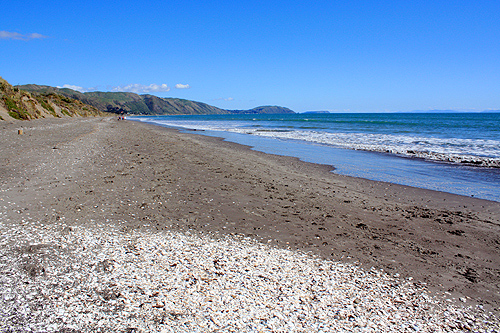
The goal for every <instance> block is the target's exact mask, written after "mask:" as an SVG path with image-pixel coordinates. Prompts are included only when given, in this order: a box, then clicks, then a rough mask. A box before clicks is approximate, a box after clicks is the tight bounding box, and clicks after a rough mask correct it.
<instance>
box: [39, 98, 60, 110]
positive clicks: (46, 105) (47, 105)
mask: <svg viewBox="0 0 500 333" xmlns="http://www.w3.org/2000/svg"><path fill="white" fill-rule="evenodd" d="M36 99H37V101H38V102H40V104H41V105H42V108H44V109H45V110H49V111H50V112H51V113H52V114H54V113H55V112H56V110H54V108H53V107H52V105H50V104H49V103H47V102H46V101H45V100H44V99H43V97H42V96H37V98H36Z"/></svg>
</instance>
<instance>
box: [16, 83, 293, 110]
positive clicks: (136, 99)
mask: <svg viewBox="0 0 500 333" xmlns="http://www.w3.org/2000/svg"><path fill="white" fill-rule="evenodd" d="M17 88H19V89H22V90H25V91H29V92H31V93H32V94H36V95H49V94H57V95H62V96H65V97H69V98H73V99H76V100H79V101H81V102H83V103H85V104H88V105H92V106H94V107H95V108H97V109H98V110H100V111H103V112H110V113H116V114H133V115H175V114H257V113H295V112H294V111H292V110H290V109H288V108H285V107H281V106H259V107H256V108H253V109H250V110H224V109H220V108H218V107H215V106H211V105H208V104H205V103H201V102H195V101H190V100H186V99H180V98H160V97H157V96H153V95H138V94H135V93H129V92H100V91H94V92H86V93H81V92H79V91H75V90H71V89H68V88H55V87H50V86H41V85H36V84H26V85H19V86H17Z"/></svg>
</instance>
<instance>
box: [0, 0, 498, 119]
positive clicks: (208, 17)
mask: <svg viewBox="0 0 500 333" xmlns="http://www.w3.org/2000/svg"><path fill="white" fill-rule="evenodd" d="M498 13H500V1H498V0H494V1H493V0H492V1H481V0H479V1H461V0H455V1H441V0H435V1H426V0H421V1H383V0H382V1H334V0H329V1H322V0H320V1H314V2H310V1H275V0H269V1H259V0H253V1H246V0H243V1H234V0H233V1H225V0H221V1H141V2H139V1H107V0H100V1H93V0H86V1H80V0H76V1H40V0H32V1H30V2H29V4H21V3H19V2H15V1H5V2H4V3H3V4H2V19H1V21H0V76H2V77H3V78H4V79H6V80H7V81H9V82H10V83H11V84H14V85H15V84H27V83H36V84H42V85H50V86H65V85H69V86H75V87H80V88H79V89H83V90H100V91H134V92H138V93H151V94H154V95H157V96H160V97H178V98H186V99H190V100H195V101H201V102H205V103H208V104H211V105H215V106H218V107H222V108H225V109H247V108H252V107H255V106H259V105H281V106H286V107H289V108H291V109H292V110H295V111H297V112H303V111H308V110H331V111H342V112H384V111H411V110H432V109H454V110H471V111H472V110H488V109H500V20H499V19H498Z"/></svg>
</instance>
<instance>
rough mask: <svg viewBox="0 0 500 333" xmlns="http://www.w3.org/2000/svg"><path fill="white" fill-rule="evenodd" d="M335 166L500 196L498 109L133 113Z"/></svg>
mask: <svg viewBox="0 0 500 333" xmlns="http://www.w3.org/2000/svg"><path fill="white" fill-rule="evenodd" d="M128 119H131V120H136V121H142V122H148V123H153V124H157V125H160V126H166V127H174V128H179V129H185V130H196V132H193V133H198V134H203V135H210V136H217V137H222V138H224V139H226V140H228V141H233V142H236V143H241V144H245V145H249V146H252V147H253V149H255V150H259V151H263V152H266V153H272V154H278V155H286V156H294V157H298V158H300V159H301V160H304V161H307V162H313V163H320V164H327V165H331V166H333V167H334V168H335V170H334V171H333V172H335V173H338V174H342V175H347V176H353V177H360V178H366V179H371V180H378V181H385V182H390V183H396V184H402V185H409V186H415V187H420V188H426V189H432V190H438V191H444V192H449V193H455V194H460V195H465V196H473V197H477V198H482V199H487V200H493V201H499V202H500V113H364V114H360V113H296V114H252V115H189V116H184V115H182V116H180V115H177V116H136V117H128Z"/></svg>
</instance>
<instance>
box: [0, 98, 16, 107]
mask: <svg viewBox="0 0 500 333" xmlns="http://www.w3.org/2000/svg"><path fill="white" fill-rule="evenodd" d="M3 101H4V102H5V105H6V106H7V110H15V109H17V103H16V102H15V101H14V100H13V99H11V98H9V97H7V96H4V97H3Z"/></svg>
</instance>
